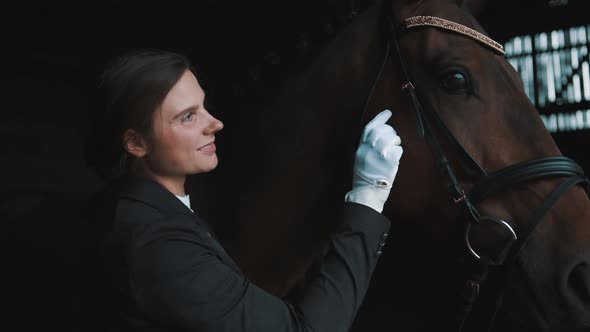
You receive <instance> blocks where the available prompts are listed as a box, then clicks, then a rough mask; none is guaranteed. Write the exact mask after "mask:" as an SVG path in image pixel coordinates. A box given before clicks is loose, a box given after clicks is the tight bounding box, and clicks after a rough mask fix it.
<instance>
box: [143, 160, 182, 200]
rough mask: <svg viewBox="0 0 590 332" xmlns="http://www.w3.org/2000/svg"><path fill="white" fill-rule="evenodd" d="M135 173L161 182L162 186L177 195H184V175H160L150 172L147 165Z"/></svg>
mask: <svg viewBox="0 0 590 332" xmlns="http://www.w3.org/2000/svg"><path fill="white" fill-rule="evenodd" d="M137 175H139V176H143V177H146V178H148V179H151V180H154V181H156V182H158V183H159V184H161V185H162V186H163V187H164V188H166V189H168V191H170V192H171V193H173V194H174V195H177V196H184V195H185V191H184V184H185V182H186V175H178V176H171V175H160V174H156V173H154V172H152V171H151V170H150V169H149V168H147V167H142V168H141V170H140V171H138V172H137Z"/></svg>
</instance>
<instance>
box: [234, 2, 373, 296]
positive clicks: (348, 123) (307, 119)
mask: <svg viewBox="0 0 590 332" xmlns="http://www.w3.org/2000/svg"><path fill="white" fill-rule="evenodd" d="M378 24H379V9H378V8H371V9H368V10H367V11H366V12H365V13H363V14H362V15H361V16H359V17H357V19H355V21H354V22H353V23H352V24H351V25H350V26H348V27H346V28H345V29H344V30H343V31H342V32H341V33H339V34H338V36H337V37H336V39H334V40H333V41H332V42H330V43H329V44H328V45H327V46H326V47H325V49H324V51H323V52H322V53H321V55H320V56H319V57H318V58H317V60H316V61H315V63H314V64H313V65H312V66H311V67H310V68H309V70H308V71H307V72H306V73H304V74H303V75H302V76H300V77H299V78H297V79H294V80H291V81H289V82H288V83H287V84H285V85H284V88H283V89H282V91H283V92H282V93H280V94H279V95H278V96H277V97H276V98H274V101H273V102H272V103H271V105H269V106H268V107H265V110H262V112H263V113H264V114H266V116H265V117H263V118H262V123H260V124H258V125H259V126H261V127H262V128H265V132H264V135H263V136H264V137H265V139H264V142H261V143H262V144H264V146H263V148H262V150H263V152H264V158H255V159H254V160H252V161H251V162H252V163H255V164H256V165H257V166H256V167H253V168H254V169H255V171H256V172H258V173H259V174H258V175H257V176H253V177H252V178H255V179H260V180H262V181H257V183H256V184H255V186H253V187H251V188H253V189H248V188H243V189H242V188H238V189H242V190H245V191H244V192H242V193H240V194H239V197H240V201H239V205H240V206H239V209H237V214H238V216H239V218H240V226H241V227H240V232H241V233H240V234H241V238H254V237H256V238H257V239H258V240H257V243H256V244H255V245H253V244H249V245H248V248H247V249H248V250H247V251H246V250H240V251H239V255H241V256H240V257H237V259H238V260H239V261H240V264H241V265H242V266H244V267H245V269H246V270H248V266H249V265H250V264H251V265H252V266H257V265H259V264H260V262H261V261H264V260H267V261H268V263H269V264H271V265H272V264H278V265H280V264H286V265H287V267H284V266H283V267H280V268H277V269H275V270H278V271H286V273H287V274H288V275H282V276H274V275H270V274H268V273H266V272H265V273H261V274H260V275H251V276H250V277H251V278H253V279H255V280H256V281H257V282H258V283H260V284H262V285H263V286H266V287H267V288H272V289H277V288H284V287H288V286H289V285H287V286H285V285H276V284H277V283H280V281H279V280H286V279H288V278H289V274H290V275H291V276H292V275H293V274H294V273H297V272H293V271H294V269H297V268H298V266H297V264H302V265H305V264H307V263H308V262H309V261H310V260H311V258H312V257H313V256H314V255H315V252H317V250H318V248H317V246H319V245H320V243H317V240H315V243H303V242H301V241H300V242H299V243H298V244H293V245H290V246H291V248H290V250H289V252H285V253H282V252H279V251H280V250H287V249H289V248H284V247H285V246H284V245H278V244H277V245H274V244H276V243H283V244H284V240H288V239H289V238H290V237H292V236H293V235H292V234H294V233H297V232H304V233H305V234H318V233H322V229H324V230H325V228H326V227H327V221H328V220H330V219H333V218H330V217H331V215H330V214H329V213H330V212H329V211H330V207H331V206H332V204H334V203H337V202H341V201H342V200H343V199H344V194H345V192H346V191H347V190H350V186H351V178H352V174H351V171H352V169H351V162H352V158H353V157H354V148H355V147H356V144H357V141H358V135H360V130H361V129H362V127H361V123H360V119H361V112H362V108H363V106H364V104H365V101H366V98H367V94H368V92H369V90H370V87H371V85H372V84H373V80H374V79H375V76H376V74H377V71H378V67H379V65H380V63H381V60H382V59H383V45H381V38H380V37H381V36H380V35H379V33H380V32H379V31H378ZM303 221H305V222H303ZM306 228H313V229H306ZM261 229H264V232H260V230H261ZM250 233H252V234H250ZM254 233H255V234H254ZM320 237H321V236H320ZM297 245H301V246H304V247H302V248H296V249H298V250H293V248H292V247H293V246H297ZM236 246H240V247H244V245H243V244H237V245H236ZM271 247H272V248H271ZM242 249H243V248H242ZM236 252H238V251H236ZM295 252H297V253H295ZM269 253H270V254H269ZM289 255H295V256H297V257H289V258H288V259H286V257H288V256H289ZM305 255H307V257H302V256H305ZM254 257H255V259H254ZM295 262H298V263H295ZM251 271H255V268H252V269H251Z"/></svg>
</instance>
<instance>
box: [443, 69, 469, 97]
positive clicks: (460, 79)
mask: <svg viewBox="0 0 590 332" xmlns="http://www.w3.org/2000/svg"><path fill="white" fill-rule="evenodd" d="M440 87H441V88H443V89H444V90H446V91H448V92H455V93H458V92H467V91H468V90H469V82H468V81H467V77H465V75H464V74H463V73H461V72H458V71H454V72H451V73H447V74H445V75H443V76H442V77H441V79H440Z"/></svg>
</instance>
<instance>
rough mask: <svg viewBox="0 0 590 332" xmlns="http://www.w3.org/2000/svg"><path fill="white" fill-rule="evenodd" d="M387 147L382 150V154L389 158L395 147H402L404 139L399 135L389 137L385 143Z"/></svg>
mask: <svg viewBox="0 0 590 332" xmlns="http://www.w3.org/2000/svg"><path fill="white" fill-rule="evenodd" d="M384 143H385V146H384V148H383V150H382V154H383V155H384V156H385V158H387V156H388V155H390V154H391V152H392V151H393V147H394V146H400V145H401V143H402V139H401V138H400V137H399V136H398V135H395V134H394V135H393V136H391V137H387V141H386V142H384Z"/></svg>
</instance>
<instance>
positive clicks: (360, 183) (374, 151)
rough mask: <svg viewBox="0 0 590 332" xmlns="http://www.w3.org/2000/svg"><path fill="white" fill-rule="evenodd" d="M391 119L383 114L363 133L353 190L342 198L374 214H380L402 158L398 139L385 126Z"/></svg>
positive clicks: (388, 127)
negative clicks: (361, 205)
mask: <svg viewBox="0 0 590 332" xmlns="http://www.w3.org/2000/svg"><path fill="white" fill-rule="evenodd" d="M390 117H391V111H390V110H384V111H383V112H381V113H379V114H377V116H375V118H374V119H373V120H371V121H370V122H369V123H368V124H367V126H366V127H365V129H364V130H363V134H362V136H361V142H360V144H359V147H358V149H357V150H356V155H355V160H354V169H353V170H354V174H353V179H352V190H351V191H349V192H348V193H347V194H346V196H345V198H344V199H345V201H347V202H354V203H359V204H363V205H366V206H368V207H371V208H373V209H374V210H375V211H377V212H382V211H383V205H384V204H385V201H387V197H389V192H390V190H391V186H392V184H393V180H394V179H395V175H396V174H397V169H398V166H399V160H400V158H401V156H402V154H403V148H402V147H401V145H400V144H401V139H400V137H399V136H398V135H397V134H396V132H395V130H394V129H393V128H392V127H391V126H390V125H388V124H386V122H387V120H389V118H390Z"/></svg>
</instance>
